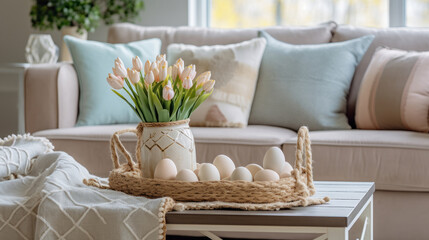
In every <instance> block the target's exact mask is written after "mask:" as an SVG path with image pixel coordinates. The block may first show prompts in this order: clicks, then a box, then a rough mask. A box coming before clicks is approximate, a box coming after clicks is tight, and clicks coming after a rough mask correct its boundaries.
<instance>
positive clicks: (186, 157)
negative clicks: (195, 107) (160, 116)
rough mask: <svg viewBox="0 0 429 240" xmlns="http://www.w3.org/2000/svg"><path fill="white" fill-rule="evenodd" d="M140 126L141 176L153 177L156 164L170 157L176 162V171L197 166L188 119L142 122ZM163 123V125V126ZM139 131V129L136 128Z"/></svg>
mask: <svg viewBox="0 0 429 240" xmlns="http://www.w3.org/2000/svg"><path fill="white" fill-rule="evenodd" d="M142 125H143V128H140V131H141V132H140V133H138V134H137V135H138V136H140V138H141V139H140V141H139V142H140V146H137V147H138V148H139V149H140V153H141V156H140V159H137V161H141V170H142V175H143V177H146V178H153V173H154V171H155V167H156V164H157V163H158V161H160V160H161V159H164V158H170V159H171V160H173V162H174V163H175V164H176V168H177V172H179V171H180V170H182V169H191V170H195V169H196V167H197V162H196V152H195V144H194V137H193V135H192V132H191V129H190V127H189V120H181V121H176V122H167V123H153V124H151V123H146V124H145V123H143V124H142ZM163 125H164V126H163ZM138 131H139V130H138Z"/></svg>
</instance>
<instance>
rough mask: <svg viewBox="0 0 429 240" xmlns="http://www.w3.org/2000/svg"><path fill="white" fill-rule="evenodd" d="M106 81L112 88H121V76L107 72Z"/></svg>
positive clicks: (122, 85)
mask: <svg viewBox="0 0 429 240" xmlns="http://www.w3.org/2000/svg"><path fill="white" fill-rule="evenodd" d="M107 82H108V83H109V85H110V86H111V87H112V88H114V89H117V90H119V89H122V88H123V87H124V79H122V78H121V77H118V76H115V75H114V74H111V73H109V76H108V77H107Z"/></svg>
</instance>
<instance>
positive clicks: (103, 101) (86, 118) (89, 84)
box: [64, 36, 161, 126]
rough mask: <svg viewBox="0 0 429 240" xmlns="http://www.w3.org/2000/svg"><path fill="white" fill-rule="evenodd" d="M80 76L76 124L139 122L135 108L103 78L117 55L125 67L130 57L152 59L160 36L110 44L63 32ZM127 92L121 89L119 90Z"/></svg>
mask: <svg viewBox="0 0 429 240" xmlns="http://www.w3.org/2000/svg"><path fill="white" fill-rule="evenodd" d="M64 41H65V42H66V44H67V47H68V48H69V50H70V53H71V55H72V58H73V63H74V66H75V68H76V72H77V75H78V78H79V90H80V96H79V116H78V119H77V123H76V126H86V125H104V124H116V123H134V122H139V118H138V117H137V115H136V114H135V113H134V111H133V110H132V109H131V108H130V107H129V106H128V105H127V104H126V103H125V102H124V101H123V100H122V99H120V98H119V97H118V96H117V95H115V94H114V93H113V92H112V91H111V87H110V86H109V84H108V83H107V81H106V78H107V75H108V73H111V72H112V67H114V61H115V59H116V58H117V57H120V58H121V59H122V61H123V62H124V64H125V67H127V68H128V67H130V68H131V67H132V58H133V57H135V56H139V58H140V59H141V60H142V62H143V63H144V62H145V61H146V60H150V61H154V60H155V59H156V56H157V55H158V54H159V53H160V49H161V40H159V39H148V40H143V41H137V42H130V43H127V44H109V43H103V42H95V41H87V40H81V39H78V38H75V37H71V36H65V37H64ZM120 92H121V93H122V95H123V96H126V95H127V94H126V93H125V91H124V90H120Z"/></svg>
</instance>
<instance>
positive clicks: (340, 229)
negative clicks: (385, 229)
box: [167, 182, 374, 240]
mask: <svg viewBox="0 0 429 240" xmlns="http://www.w3.org/2000/svg"><path fill="white" fill-rule="evenodd" d="M324 183H327V182H324ZM331 183H332V184H335V182H331ZM319 184H320V182H319ZM339 184H350V188H351V189H353V185H355V184H364V185H365V186H368V189H367V190H366V193H365V194H364V195H363V197H362V198H360V199H359V202H358V204H357V205H356V206H355V207H354V208H353V209H352V210H351V211H350V213H351V214H350V215H351V216H352V217H351V218H348V219H347V221H346V222H345V223H343V224H339V222H338V221H337V222H336V223H333V224H328V225H331V226H317V224H315V225H313V226H272V225H255V224H251V225H247V224H246V225H240V224H238V225H235V224H232V225H230V224H218V223H216V224H208V223H204V224H195V223H191V222H189V221H186V220H185V222H186V223H184V224H181V223H177V221H173V222H174V223H171V224H169V222H168V215H167V231H173V230H174V231H196V232H200V233H201V234H203V235H204V236H207V237H208V238H210V239H212V240H220V239H221V238H220V237H218V236H217V235H216V234H214V233H213V232H245V233H252V232H258V233H311V234H320V235H319V236H318V237H316V238H314V240H325V239H329V240H340V239H341V240H343V239H344V240H349V239H353V240H354V239H359V240H372V239H373V197H372V194H373V192H374V184H373V183H346V182H340V183H339ZM317 185H318V184H316V189H317ZM328 196H329V194H328ZM176 214H178V215H180V213H176ZM348 217H350V216H348ZM338 218H340V217H338ZM322 225H323V224H322ZM340 225H343V226H340Z"/></svg>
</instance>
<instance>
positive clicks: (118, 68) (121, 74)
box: [112, 58, 127, 78]
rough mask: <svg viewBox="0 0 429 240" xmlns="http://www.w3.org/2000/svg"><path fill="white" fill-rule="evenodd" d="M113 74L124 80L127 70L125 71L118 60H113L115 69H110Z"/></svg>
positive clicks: (122, 64)
mask: <svg viewBox="0 0 429 240" xmlns="http://www.w3.org/2000/svg"><path fill="white" fill-rule="evenodd" d="M112 70H113V74H115V75H116V76H118V77H121V78H126V77H127V69H125V66H124V63H123V62H122V60H121V59H120V58H117V59H116V60H115V67H114V68H112Z"/></svg>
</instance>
